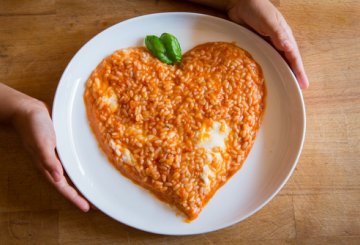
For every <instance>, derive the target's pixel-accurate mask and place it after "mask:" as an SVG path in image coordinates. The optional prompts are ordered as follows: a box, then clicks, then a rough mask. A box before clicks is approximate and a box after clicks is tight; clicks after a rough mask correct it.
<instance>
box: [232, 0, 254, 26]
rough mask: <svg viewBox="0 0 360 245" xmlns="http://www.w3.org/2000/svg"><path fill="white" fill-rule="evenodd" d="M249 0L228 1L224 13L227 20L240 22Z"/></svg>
mask: <svg viewBox="0 0 360 245" xmlns="http://www.w3.org/2000/svg"><path fill="white" fill-rule="evenodd" d="M249 1H251V0H229V2H228V5H227V8H226V12H227V15H228V16H229V18H230V19H231V20H232V21H235V22H241V21H242V11H243V10H244V9H245V7H246V4H247V3H248V2H249Z"/></svg>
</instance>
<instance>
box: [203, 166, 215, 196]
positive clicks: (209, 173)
mask: <svg viewBox="0 0 360 245" xmlns="http://www.w3.org/2000/svg"><path fill="white" fill-rule="evenodd" d="M209 177H214V172H213V171H211V169H210V167H209V166H208V165H204V167H203V172H202V174H201V179H202V180H203V181H204V184H205V187H206V190H207V191H208V190H209V189H210V184H211V181H210V178H209Z"/></svg>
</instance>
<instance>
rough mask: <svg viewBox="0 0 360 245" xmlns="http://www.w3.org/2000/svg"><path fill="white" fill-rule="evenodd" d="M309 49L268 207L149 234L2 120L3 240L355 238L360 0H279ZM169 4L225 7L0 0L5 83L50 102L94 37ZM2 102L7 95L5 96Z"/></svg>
mask: <svg viewBox="0 0 360 245" xmlns="http://www.w3.org/2000/svg"><path fill="white" fill-rule="evenodd" d="M275 4H276V5H277V6H278V7H279V9H280V10H281V11H282V13H283V14H284V15H285V17H286V18H287V20H288V22H289V23H290V24H291V26H292V27H293V31H294V33H295V36H296V38H297V40H298V43H299V46H300V48H301V51H302V55H303V59H304V63H305V67H306V69H307V72H308V75H309V78H310V81H311V85H310V89H308V90H306V91H304V92H303V93H304V98H305V104H306V110H307V112H306V114H307V134H306V141H305V145H304V149H303V153H302V155H301V158H300V161H299V163H298V166H297V168H296V170H295V172H294V174H293V176H292V177H291V179H290V180H289V182H288V183H287V184H286V186H285V188H284V189H283V190H282V191H281V192H280V193H279V194H278V195H277V196H276V197H275V198H274V199H273V200H272V201H271V202H270V203H269V204H268V205H267V206H266V207H265V208H264V209H262V210H261V211H259V212H258V213H256V214H255V215H253V216H252V217H250V218H248V219H247V220H245V221H244V222H242V223H240V224H237V225H234V226H231V227H229V228H226V229H223V230H220V231H217V232H213V233H209V234H204V235H197V236H185V237H171V236H161V235H154V234H149V233H146V232H142V231H139V230H136V229H133V228H130V227H128V226H126V225H123V224H120V223H118V222H116V221H114V220H112V219H111V218H109V217H107V216H106V215H104V214H102V213H101V212H100V211H94V210H93V211H91V212H90V213H86V214H85V213H81V212H80V211H79V210H77V209H76V208H74V207H73V206H72V205H71V204H69V203H68V202H67V201H65V200H64V199H63V198H62V196H60V195H59V194H58V193H57V192H56V191H55V190H54V189H53V188H52V187H51V186H50V185H49V184H48V183H47V182H46V180H45V178H43V176H42V175H41V174H40V173H39V172H38V171H37V170H36V168H35V167H34V165H33V164H32V163H31V161H30V160H29V157H28V155H27V153H26V152H25V151H24V149H23V148H22V146H21V143H20V141H19V139H18V137H17V135H16V134H15V133H14V132H13V131H12V129H11V128H10V127H8V126H2V127H1V129H0V163H1V165H0V166H1V170H0V244H22V243H26V244H56V243H61V244H74V243H79V244H88V243H89V244H110V243H118V244H122V243H128V244H242V243H243V244H249V243H255V244H282V243H290V244H322V243H329V244H360V207H359V206H360V177H359V174H360V140H359V139H360V65H359V64H360V61H359V60H360V3H359V1H356V0H353V1H351V0H347V1H340V0H334V1H326V0H320V1H304V0H296V1H295V0H288V1H285V0H284V1H275ZM165 11H192V12H200V13H207V14H212V15H217V16H222V15H221V14H220V13H218V12H216V11H214V10H211V9H208V8H205V7H202V6H199V5H195V4H191V3H188V2H185V1H175V2H173V1H155V0H154V1H146V0H137V1H126V0H116V1H111V0H106V1H100V0H92V1H85V0H82V1H72V0H58V1H55V0H38V1H35V0H34V1H25V0H16V1H6V0H0V82H3V83H5V84H8V85H10V86H12V87H14V88H16V89H18V90H21V91H23V92H25V93H27V94H30V95H31V96H34V97H36V98H39V99H41V100H44V101H46V102H47V103H48V104H51V103H52V100H53V96H54V92H55V89H56V86H57V83H58V81H59V78H60V76H61V74H62V72H63V70H64V68H65V67H66V65H67V63H68V62H69V61H70V59H71V57H72V56H73V55H74V54H75V52H76V51H77V50H78V49H79V48H80V47H81V46H82V45H83V44H84V43H85V42H87V41H88V40H89V39H90V38H91V37H92V36H94V35H95V34H96V33H98V32H100V31H102V30H104V29H105V28H107V27H109V26H111V25H113V24H115V23H117V22H119V21H122V20H125V19H128V18H132V17H135V16H139V15H144V14H149V13H156V12H165ZM0 103H1V98H0Z"/></svg>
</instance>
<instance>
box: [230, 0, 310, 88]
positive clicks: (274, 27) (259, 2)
mask: <svg viewBox="0 0 360 245" xmlns="http://www.w3.org/2000/svg"><path fill="white" fill-rule="evenodd" d="M231 2H232V5H231V6H229V8H228V15H229V18H230V19H231V20H233V21H235V22H237V23H240V24H243V23H245V24H247V25H249V26H250V27H251V28H253V29H254V30H255V31H256V32H258V33H259V34H260V35H263V36H265V37H269V38H270V40H271V42H272V44H273V45H274V46H275V48H276V49H277V50H278V51H280V52H283V53H284V55H285V57H286V59H287V61H288V62H289V64H290V67H291V69H292V70H293V72H294V74H295V76H296V78H297V80H298V83H299V85H300V87H301V88H303V89H306V88H308V87H309V80H308V77H307V75H306V73H305V69H304V65H303V62H302V59H301V55H300V52H299V48H298V46H297V44H296V41H295V38H294V36H293V33H292V31H291V28H290V26H289V25H288V24H287V22H286V20H285V19H284V17H283V16H282V14H281V13H280V12H279V11H278V10H277V9H276V7H275V6H274V5H273V4H272V3H271V2H270V1H267V0H237V1H231Z"/></svg>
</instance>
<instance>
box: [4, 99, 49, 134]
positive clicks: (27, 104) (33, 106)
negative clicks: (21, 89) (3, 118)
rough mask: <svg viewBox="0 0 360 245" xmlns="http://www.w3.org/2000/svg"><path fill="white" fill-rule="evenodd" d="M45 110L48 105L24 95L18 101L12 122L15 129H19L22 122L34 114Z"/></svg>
mask: <svg viewBox="0 0 360 245" xmlns="http://www.w3.org/2000/svg"><path fill="white" fill-rule="evenodd" d="M44 109H45V110H46V105H45V104H44V103H43V102H42V101H40V100H38V99H35V98H32V97H30V96H27V95H24V97H22V98H18V99H17V101H16V104H15V106H14V113H13V115H12V116H11V118H10V122H11V123H12V125H13V126H14V127H15V129H17V128H18V127H19V125H20V124H21V122H23V121H24V120H26V118H28V117H29V116H30V115H31V114H32V113H36V112H38V111H41V110H44Z"/></svg>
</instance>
